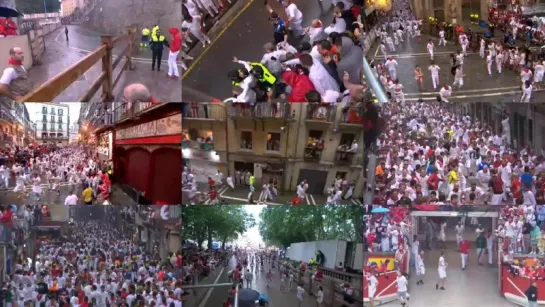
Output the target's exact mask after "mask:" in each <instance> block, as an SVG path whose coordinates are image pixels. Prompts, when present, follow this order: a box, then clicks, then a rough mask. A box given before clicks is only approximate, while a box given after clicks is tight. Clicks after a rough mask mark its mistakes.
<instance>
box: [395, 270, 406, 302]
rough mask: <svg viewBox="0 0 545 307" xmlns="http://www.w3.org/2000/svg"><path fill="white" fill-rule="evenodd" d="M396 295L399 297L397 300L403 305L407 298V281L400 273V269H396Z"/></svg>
mask: <svg viewBox="0 0 545 307" xmlns="http://www.w3.org/2000/svg"><path fill="white" fill-rule="evenodd" d="M396 283H397V297H398V298H399V301H400V302H401V306H402V307H403V306H405V305H406V304H407V300H408V299H409V294H408V293H407V290H408V289H407V285H408V283H409V282H408V281H407V278H406V277H405V276H404V275H403V273H401V271H397V278H396Z"/></svg>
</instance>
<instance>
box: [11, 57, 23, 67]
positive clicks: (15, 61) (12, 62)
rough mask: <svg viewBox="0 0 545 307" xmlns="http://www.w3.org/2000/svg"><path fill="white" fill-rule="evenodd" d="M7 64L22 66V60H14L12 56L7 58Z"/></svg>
mask: <svg viewBox="0 0 545 307" xmlns="http://www.w3.org/2000/svg"><path fill="white" fill-rule="evenodd" d="M8 64H9V65H13V66H22V65H23V62H22V61H17V60H15V59H13V58H9V61H8Z"/></svg>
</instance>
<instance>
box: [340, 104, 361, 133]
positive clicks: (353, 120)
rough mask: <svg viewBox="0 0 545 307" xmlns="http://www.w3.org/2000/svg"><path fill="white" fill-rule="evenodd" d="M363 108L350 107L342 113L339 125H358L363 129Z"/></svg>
mask: <svg viewBox="0 0 545 307" xmlns="http://www.w3.org/2000/svg"><path fill="white" fill-rule="evenodd" d="M361 115H362V112H361V108H360V107H356V106H354V107H349V108H348V109H347V110H346V111H345V112H343V113H342V114H341V121H340V123H339V125H340V126H341V127H342V126H344V127H350V126H352V127H357V128H358V129H361V127H362V126H363V117H362V116H361Z"/></svg>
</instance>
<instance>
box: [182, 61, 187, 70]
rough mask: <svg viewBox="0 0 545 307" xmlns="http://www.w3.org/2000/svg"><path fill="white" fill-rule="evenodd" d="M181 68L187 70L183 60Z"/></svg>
mask: <svg viewBox="0 0 545 307" xmlns="http://www.w3.org/2000/svg"><path fill="white" fill-rule="evenodd" d="M182 69H183V70H187V66H185V63H184V62H182Z"/></svg>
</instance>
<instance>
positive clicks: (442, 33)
mask: <svg viewBox="0 0 545 307" xmlns="http://www.w3.org/2000/svg"><path fill="white" fill-rule="evenodd" d="M441 43H442V44H443V46H446V45H447V41H446V40H445V30H443V29H441V31H439V43H438V44H437V45H438V46H441Z"/></svg>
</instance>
